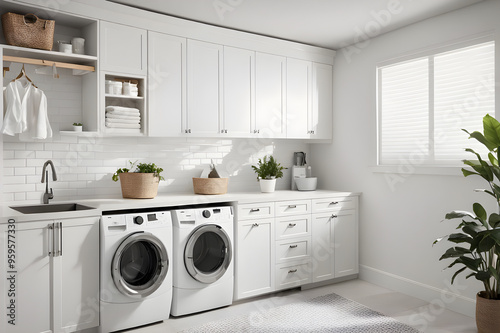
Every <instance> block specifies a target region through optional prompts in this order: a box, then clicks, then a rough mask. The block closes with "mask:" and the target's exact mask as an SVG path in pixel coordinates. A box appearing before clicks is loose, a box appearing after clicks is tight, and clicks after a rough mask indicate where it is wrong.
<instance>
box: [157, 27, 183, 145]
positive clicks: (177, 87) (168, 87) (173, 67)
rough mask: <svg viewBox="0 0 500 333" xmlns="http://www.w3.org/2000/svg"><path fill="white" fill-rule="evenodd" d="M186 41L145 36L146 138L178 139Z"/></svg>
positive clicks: (180, 131) (181, 111) (166, 37)
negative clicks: (146, 50)
mask: <svg viewBox="0 0 500 333" xmlns="http://www.w3.org/2000/svg"><path fill="white" fill-rule="evenodd" d="M185 58H186V39H185V38H179V37H175V36H170V35H165V34H160V33H156V32H151V31H150V32H149V33H148V64H149V68H148V78H149V81H148V96H149V117H148V120H149V136H163V137H165V136H178V135H179V134H181V133H182V114H183V112H185V108H186V102H185V91H186V90H185V89H186V87H185V82H186V80H185V77H186V62H185Z"/></svg>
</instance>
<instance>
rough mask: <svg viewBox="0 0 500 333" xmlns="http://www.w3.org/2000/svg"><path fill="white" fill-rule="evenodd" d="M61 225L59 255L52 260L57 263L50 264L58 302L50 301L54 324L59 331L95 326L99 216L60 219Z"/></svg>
mask: <svg viewBox="0 0 500 333" xmlns="http://www.w3.org/2000/svg"><path fill="white" fill-rule="evenodd" d="M58 222H61V221H56V224H57V223H58ZM62 226H63V229H62V236H60V237H61V238H60V239H59V240H58V241H57V242H56V243H58V242H60V244H61V247H62V254H61V255H60V256H58V257H55V258H54V261H56V262H57V263H58V264H57V265H54V267H55V270H56V271H54V289H55V299H56V300H59V299H60V302H54V325H55V326H56V327H57V328H58V330H57V331H59V332H75V331H79V330H82V329H87V328H91V327H97V326H99V264H98V263H99V217H86V218H79V219H71V220H63V221H62ZM56 230H57V229H56ZM58 287H59V288H58ZM58 293H60V294H59V295H57V296H56V294H58Z"/></svg>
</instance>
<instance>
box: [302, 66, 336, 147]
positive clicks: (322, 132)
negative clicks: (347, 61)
mask: <svg viewBox="0 0 500 333" xmlns="http://www.w3.org/2000/svg"><path fill="white" fill-rule="evenodd" d="M312 66H313V67H312V68H313V82H312V85H313V87H312V110H311V112H310V115H309V129H308V130H309V131H312V133H311V132H310V137H311V138H312V139H325V140H331V139H332V126H333V123H332V116H333V98H332V96H333V67H332V66H331V65H325V64H318V63H313V65H312Z"/></svg>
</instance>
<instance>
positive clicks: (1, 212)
mask: <svg viewBox="0 0 500 333" xmlns="http://www.w3.org/2000/svg"><path fill="white" fill-rule="evenodd" d="M356 195H360V193H356V192H337V191H325V190H317V191H275V192H273V193H261V192H234V193H227V194H223V195H199V194H193V193H159V194H158V195H157V196H156V198H154V199H123V198H121V197H114V198H107V199H95V200H74V201H71V203H78V204H81V205H85V206H89V207H94V208H95V209H89V210H79V211H71V212H57V213H41V214H22V213H19V212H18V211H16V210H14V209H12V208H10V207H11V206H23V205H25V204H23V203H22V202H16V203H11V204H3V205H2V206H0V223H7V222H8V220H9V219H14V220H15V221H16V222H29V221H42V220H54V219H66V218H76V217H85V216H100V215H101V214H102V212H105V211H116V210H126V209H144V208H159V209H162V208H166V209H168V208H169V207H175V206H183V205H201V204H210V203H218V202H236V203H239V204H247V203H258V202H269V201H287V200H301V199H318V198H325V197H337V196H338V197H341V196H356ZM59 203H67V201H51V203H50V204H59ZM50 204H49V205H50ZM28 205H36V204H28Z"/></svg>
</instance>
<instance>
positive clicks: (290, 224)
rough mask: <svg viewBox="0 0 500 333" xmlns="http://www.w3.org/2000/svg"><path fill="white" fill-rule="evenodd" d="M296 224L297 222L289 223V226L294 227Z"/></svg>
mask: <svg viewBox="0 0 500 333" xmlns="http://www.w3.org/2000/svg"><path fill="white" fill-rule="evenodd" d="M296 225H297V223H288V226H289V227H290V228H293V227H295V226H296Z"/></svg>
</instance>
